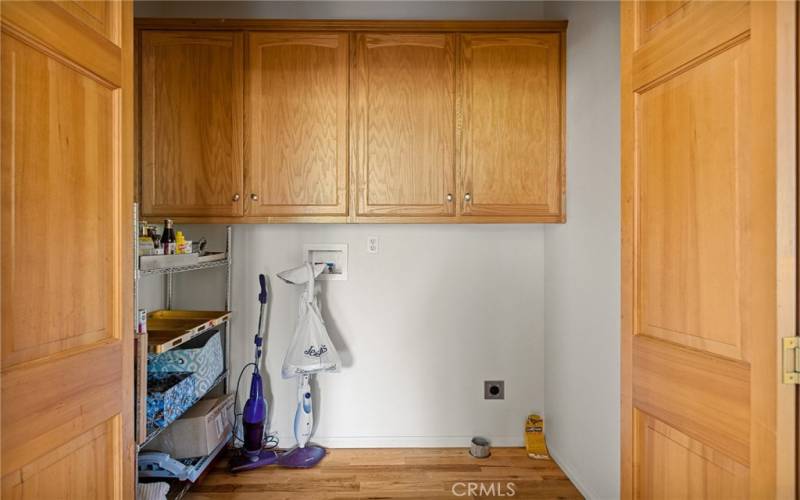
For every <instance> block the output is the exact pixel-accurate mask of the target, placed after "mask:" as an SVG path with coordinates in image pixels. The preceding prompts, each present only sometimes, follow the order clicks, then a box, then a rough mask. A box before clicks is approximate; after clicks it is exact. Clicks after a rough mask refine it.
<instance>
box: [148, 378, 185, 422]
mask: <svg viewBox="0 0 800 500" xmlns="http://www.w3.org/2000/svg"><path fill="white" fill-rule="evenodd" d="M195 393H196V391H195V377H194V374H192V373H190V372H163V373H148V374H147V423H148V426H154V427H166V426H168V425H169V424H170V423H172V422H173V421H174V420H175V419H176V418H178V417H180V416H181V415H182V414H183V412H185V411H186V410H187V409H188V408H189V407H190V406H192V404H194V402H195V401H196V400H197V398H196V397H195Z"/></svg>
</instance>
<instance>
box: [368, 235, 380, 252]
mask: <svg viewBox="0 0 800 500" xmlns="http://www.w3.org/2000/svg"><path fill="white" fill-rule="evenodd" d="M367 253H378V237H377V236H367Z"/></svg>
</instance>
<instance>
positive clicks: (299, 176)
mask: <svg viewBox="0 0 800 500" xmlns="http://www.w3.org/2000/svg"><path fill="white" fill-rule="evenodd" d="M248 55H249V57H248V75H249V78H248V80H247V88H246V94H247V117H246V119H247V137H246V139H245V143H246V157H247V164H246V165H247V166H246V185H247V189H246V192H247V214H248V215H249V216H270V215H272V216H275V215H282V216H302V215H346V214H347V207H348V203H347V201H348V200H347V186H348V174H347V107H348V106H347V103H348V94H347V86H348V63H347V61H348V36H347V35H346V34H344V33H249V34H248Z"/></svg>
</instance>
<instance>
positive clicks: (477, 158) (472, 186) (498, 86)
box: [458, 33, 564, 222]
mask: <svg viewBox="0 0 800 500" xmlns="http://www.w3.org/2000/svg"><path fill="white" fill-rule="evenodd" d="M460 41H461V53H460V61H459V62H460V83H461V86H460V87H461V88H460V92H461V95H460V103H461V104H460V108H461V113H462V115H463V131H462V140H461V151H460V172H459V175H460V178H459V181H460V190H459V200H458V206H459V210H460V214H461V215H462V216H472V215H475V216H503V217H506V218H507V219H506V220H509V219H511V218H513V217H520V218H524V217H528V218H532V217H533V218H536V219H537V220H540V221H542V222H548V221H551V222H552V221H561V220H562V219H563V214H564V212H563V204H564V201H563V198H564V169H563V158H562V156H563V154H562V147H563V146H562V143H561V138H562V131H563V123H562V116H563V115H562V108H563V88H564V87H563V86H564V79H563V74H562V58H563V53H562V50H563V47H562V35H561V34H559V33H535V34H513V33H509V34H488V33H487V34H464V35H461V36H460Z"/></svg>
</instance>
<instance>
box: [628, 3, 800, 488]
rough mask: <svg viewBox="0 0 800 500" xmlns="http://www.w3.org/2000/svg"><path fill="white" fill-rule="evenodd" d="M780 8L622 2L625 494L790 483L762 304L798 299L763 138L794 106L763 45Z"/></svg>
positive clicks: (785, 182) (788, 181)
mask: <svg viewBox="0 0 800 500" xmlns="http://www.w3.org/2000/svg"><path fill="white" fill-rule="evenodd" d="M787 9H789V10H790V11H791V12H787V11H786V10H787ZM793 9H794V5H793V4H790V3H785V5H784V4H780V3H772V2H757V3H753V4H749V3H747V2H680V3H676V2H644V1H640V2H632V3H623V4H622V5H621V11H622V49H623V50H622V61H621V66H622V89H623V92H622V135H623V141H622V167H623V170H622V174H623V175H622V188H623V211H622V213H623V220H622V231H623V246H622V251H623V254H622V256H623V260H622V269H623V279H622V283H623V291H622V292H623V293H622V307H623V309H622V324H623V332H622V374H623V376H622V386H621V389H622V415H621V416H622V479H623V481H622V497H623V498H631V497H636V498H720V499H723V498H788V497H790V496H794V491H795V478H794V474H793V473H792V474H787V473H786V471H787V470H793V467H794V463H795V462H794V461H795V459H794V435H795V430H794V425H795V422H794V416H793V410H794V398H795V394H794V389H793V388H790V387H786V386H782V385H781V384H780V377H779V366H780V359H781V351H780V349H779V345H780V342H779V338H780V337H781V336H790V335H794V328H795V319H794V316H793V315H791V317H790V318H785V317H784V320H783V321H778V318H779V317H780V316H781V311H783V310H784V309H783V308H784V307H785V305H786V304H794V301H795V297H796V292H795V289H794V286H795V283H796V277H795V275H794V269H795V250H794V248H795V244H794V235H793V232H794V231H795V229H796V227H795V219H794V211H795V210H796V196H795V194H794V191H793V190H792V186H794V183H795V176H796V173H795V168H796V165H795V164H794V163H791V164H788V163H787V162H785V161H781V160H782V159H785V157H784V158H782V157H781V156H780V155H779V148H778V143H777V142H776V141H775V137H776V134H777V124H778V123H780V120H782V119H783V118H782V117H783V116H784V113H792V115H791V116H792V117H793V118H792V119H794V106H793V105H792V106H781V104H780V102H779V90H780V88H781V87H782V86H786V85H787V83H788V85H789V86H790V87H791V89H792V92H794V91H795V87H794V83H795V82H794V76H792V77H791V79H789V80H788V82H787V81H786V80H782V79H781V78H779V77H778V74H779V66H778V64H777V61H779V60H778V59H776V58H775V54H776V53H778V52H779V51H780V50H785V48H786V47H785V46H784V47H783V48H781V46H780V45H779V41H780V40H782V39H781V38H780V37H776V33H779V32H781V30H787V29H790V30H791V31H792V36H791V37H786V40H789V39H791V42H792V43H795V42H794V26H793V24H783V26H780V25H779V24H778V23H777V21H778V19H781V18H785V16H786V15H787V13H788V14H790V16H791V17H792V18H793V17H794V10H793ZM780 43H783V42H780ZM792 53H793V52H792ZM784 63H785V61H783V62H782V64H784ZM793 64H794V63H792V68H793V67H794V66H793ZM781 71H782V70H781ZM792 75H793V73H792ZM791 102H792V103H793V102H794V101H791ZM792 130H793V129H792ZM793 140H794V139H792V141H793ZM793 144H794V143H793V142H792V144H791V145H790V146H791V148H790V149H791V150H792V151H793V150H794V149H793V148H794V145H793ZM792 158H793V157H792ZM792 162H793V160H792ZM776 186H787V191H786V192H785V193H784V196H783V197H779V196H778V192H777V190H776ZM789 193H791V194H789ZM790 233H791V236H787V235H789V234H790ZM778 262H780V263H781V265H780V266H779V265H778ZM784 283H785V284H787V285H789V284H791V286H783V284H784ZM787 447H791V453H787ZM779 457H783V458H781V459H779ZM787 457H788V461H789V462H791V463H790V464H788V465H786V464H781V462H782V461H785V460H786V459H787Z"/></svg>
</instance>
